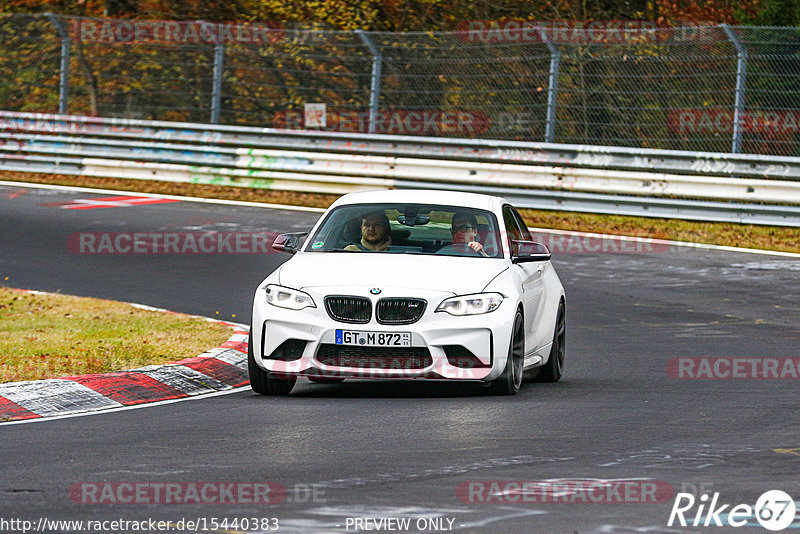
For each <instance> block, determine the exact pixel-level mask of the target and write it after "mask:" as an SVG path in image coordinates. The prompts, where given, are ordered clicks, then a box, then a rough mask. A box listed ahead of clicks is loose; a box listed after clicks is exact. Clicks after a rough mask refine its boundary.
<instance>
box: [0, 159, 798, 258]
mask: <svg viewBox="0 0 800 534" xmlns="http://www.w3.org/2000/svg"><path fill="white" fill-rule="evenodd" d="M0 179H4V180H13V181H26V182H37V183H48V184H58V185H72V186H80V187H96V188H101V189H115V190H120V191H134V192H144V193H158V194H168V195H185V196H194V197H203V198H221V199H227V200H246V201H251V202H266V203H275V204H290V205H295V206H310V207H316V208H327V207H328V206H330V205H331V203H333V201H334V200H336V199H337V198H338V195H328V194H313V193H296V192H291V191H275V190H268V189H252V188H246V187H228V186H208V185H198V184H178V183H172V182H156V181H147V180H126V179H123V178H96V177H88V176H67V175H56V174H38V173H18V172H15V173H0ZM522 215H523V217H525V221H526V222H527V223H528V225H529V226H535V227H540V228H552V229H557V230H576V231H580V232H597V233H602V234H616V235H630V236H639V237H649V238H657V239H670V240H676V241H691V242H699V243H710V244H713V245H727V246H732V247H744V248H758V249H765V250H779V251H784V252H797V253H800V231H798V230H797V228H787V227H783V226H760V225H751V224H733V223H715V222H695V221H685V220H681V219H658V218H648V217H624V216H618V215H598V214H591V213H574V212H563V211H541V210H522Z"/></svg>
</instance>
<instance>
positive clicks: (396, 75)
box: [0, 14, 800, 156]
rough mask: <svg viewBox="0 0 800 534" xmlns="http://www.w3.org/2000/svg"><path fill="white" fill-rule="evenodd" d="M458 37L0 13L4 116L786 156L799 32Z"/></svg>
mask: <svg viewBox="0 0 800 534" xmlns="http://www.w3.org/2000/svg"><path fill="white" fill-rule="evenodd" d="M463 27H464V29H463V30H461V31H454V32H435V33H377V32H336V31H309V30H291V29H285V28H280V27H275V26H270V25H266V24H253V23H241V24H217V23H202V22H174V21H170V22H164V21H143V20H140V21H120V20H110V19H85V18H82V19H77V18H69V17H55V16H48V15H21V14H5V15H0V35H2V36H3V41H2V45H0V46H3V50H2V53H0V76H2V77H0V97H2V102H3V103H2V104H0V108H2V109H6V110H12V111H15V110H19V111H36V112H49V113H53V112H62V113H65V112H66V113H72V114H84V115H100V116H106V117H127V118H140V119H155V120H178V121H189V122H214V123H220V124H237V125H252V126H265V127H276V128H291V129H300V128H308V129H322V130H331V131H349V132H375V133H393V134H405V135H428V136H448V137H481V138H493V139H516V140H524V141H550V142H556V143H579V144H592V145H621V146H633V147H646V148H666V149H679V150H692V151H697V150H700V151H715V152H731V151H734V152H746V153H764V154H779V155H794V156H800V139H798V130H800V28H762V27H742V26H738V27H727V26H724V25H720V26H698V27H685V28H656V27H655V26H645V25H640V26H639V27H636V28H634V29H631V28H628V29H622V30H618V29H610V30H609V29H608V28H605V29H603V30H597V31H595V32H587V31H585V30H582V33H576V32H575V31H574V28H573V31H568V30H566V29H563V28H561V29H555V28H554V27H548V26H547V25H546V23H545V24H544V25H537V24H536V23H533V22H531V23H526V24H525V25H522V26H521V25H519V24H517V25H516V26H507V27H504V28H503V27H493V30H491V31H485V30H475V29H474V27H473V25H470V24H466V25H463Z"/></svg>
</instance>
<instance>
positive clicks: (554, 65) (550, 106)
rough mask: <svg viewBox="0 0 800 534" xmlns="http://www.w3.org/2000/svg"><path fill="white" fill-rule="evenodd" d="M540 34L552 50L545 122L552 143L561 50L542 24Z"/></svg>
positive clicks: (548, 139)
mask: <svg viewBox="0 0 800 534" xmlns="http://www.w3.org/2000/svg"><path fill="white" fill-rule="evenodd" d="M538 28H539V34H540V35H541V36H542V41H544V43H545V44H546V45H547V48H548V50H550V78H549V80H548V82H547V122H546V123H545V132H544V140H545V142H546V143H552V142H553V140H554V139H555V136H556V99H557V98H558V70H559V68H560V67H561V51H560V50H559V49H558V47H557V46H556V45H554V44H553V43H552V42H550V39H548V38H547V33H546V32H545V31H544V28H542V27H541V26H539V27H538Z"/></svg>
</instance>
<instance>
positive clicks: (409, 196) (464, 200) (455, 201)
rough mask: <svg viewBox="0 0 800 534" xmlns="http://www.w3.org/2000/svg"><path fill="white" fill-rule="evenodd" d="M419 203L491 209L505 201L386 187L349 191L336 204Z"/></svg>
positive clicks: (462, 194) (471, 195)
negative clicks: (382, 188) (378, 189)
mask: <svg viewBox="0 0 800 534" xmlns="http://www.w3.org/2000/svg"><path fill="white" fill-rule="evenodd" d="M395 202H402V203H419V204H443V205H447V206H464V207H470V208H478V209H484V210H491V209H493V207H494V206H496V205H497V203H498V202H499V203H501V204H502V203H504V202H505V200H503V199H502V198H501V197H495V196H490V195H480V194H477V193H462V192H460V191H435V190H429V189H385V190H380V191H360V192H357V193H349V194H347V195H345V196H343V197H341V198H339V200H337V201H336V205H337V206H340V205H344V204H382V203H395Z"/></svg>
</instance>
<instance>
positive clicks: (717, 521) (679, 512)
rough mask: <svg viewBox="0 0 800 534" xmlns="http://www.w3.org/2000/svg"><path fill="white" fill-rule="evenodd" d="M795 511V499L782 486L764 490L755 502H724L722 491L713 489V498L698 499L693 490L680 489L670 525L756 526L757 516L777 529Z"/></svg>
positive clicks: (791, 518) (784, 525)
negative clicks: (780, 488) (684, 490)
mask: <svg viewBox="0 0 800 534" xmlns="http://www.w3.org/2000/svg"><path fill="white" fill-rule="evenodd" d="M695 505H697V510H696V511H694V508H695ZM795 513H796V510H795V504H794V500H793V499H792V498H791V497H790V496H789V494H788V493H786V492H785V491H781V490H770V491H767V492H764V493H763V494H762V495H761V496H760V497H759V498H758V500H757V501H756V504H755V506H750V505H749V504H737V505H735V506H732V505H731V504H722V503H720V502H719V492H717V493H714V495H713V496H712V497H711V501H710V502H709V496H708V494H703V495H701V496H700V498H699V499H696V498H695V496H694V495H692V494H691V493H678V494H677V495H676V496H675V503H674V504H673V505H672V512H670V514H669V522H668V523H667V526H670V527H671V526H673V525H674V524H675V523H676V522H677V524H678V525H680V526H682V527H686V526H691V527H722V526H730V527H743V526H757V525H756V524H755V523H754V522H753V521H752V519H753V518H755V520H756V521H758V525H761V526H762V527H763V528H765V529H767V530H771V531H773V532H775V531H779V530H783V529H785V528H787V527H788V526H789V525H791V524H792V521H794V517H795Z"/></svg>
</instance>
